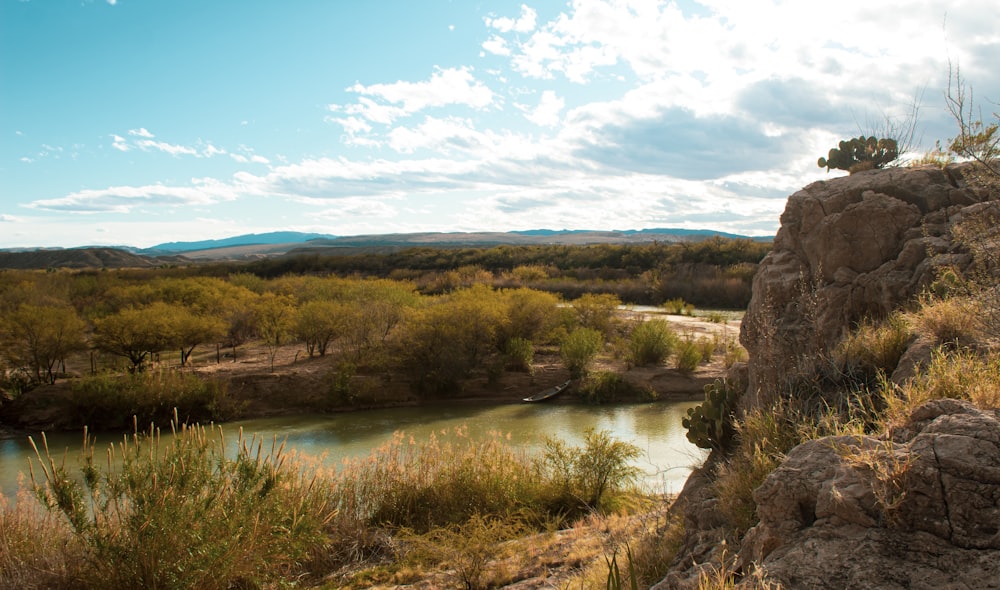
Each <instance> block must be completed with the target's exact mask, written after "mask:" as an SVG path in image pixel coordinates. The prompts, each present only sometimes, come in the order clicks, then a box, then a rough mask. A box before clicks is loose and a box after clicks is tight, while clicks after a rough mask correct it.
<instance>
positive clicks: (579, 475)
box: [543, 429, 641, 514]
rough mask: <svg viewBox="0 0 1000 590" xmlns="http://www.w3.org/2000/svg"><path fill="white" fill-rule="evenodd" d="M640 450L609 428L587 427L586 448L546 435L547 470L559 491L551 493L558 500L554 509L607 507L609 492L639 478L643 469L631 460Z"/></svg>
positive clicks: (552, 508)
mask: <svg viewBox="0 0 1000 590" xmlns="http://www.w3.org/2000/svg"><path fill="white" fill-rule="evenodd" d="M640 452H641V449H640V448H639V447H637V446H635V445H633V444H630V443H626V442H622V441H619V440H615V439H614V438H613V437H612V436H611V434H610V433H609V432H608V431H606V430H602V431H599V432H598V431H595V430H594V429H587V432H586V434H585V435H584V446H583V447H582V448H580V447H570V446H568V445H566V444H565V443H564V442H562V441H560V440H555V439H551V438H549V439H546V441H545V452H544V458H543V461H544V468H545V474H546V475H547V478H548V480H549V481H550V482H551V485H553V486H554V490H553V491H554V492H555V493H554V495H552V496H550V502H553V501H554V502H555V504H554V505H551V507H550V510H555V511H556V512H563V513H568V514H572V513H579V512H581V511H585V510H599V509H601V508H602V507H605V506H606V505H607V500H608V497H607V494H608V493H609V492H615V491H619V490H622V489H625V488H626V487H628V486H629V485H632V484H633V483H634V482H635V479H636V478H637V477H638V475H639V470H638V468H636V467H633V466H632V465H630V464H629V463H630V462H631V461H632V460H633V459H635V458H636V457H638V456H639V453H640Z"/></svg>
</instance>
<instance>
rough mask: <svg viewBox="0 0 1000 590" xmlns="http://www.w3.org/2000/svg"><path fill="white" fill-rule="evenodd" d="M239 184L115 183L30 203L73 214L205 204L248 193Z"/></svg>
mask: <svg viewBox="0 0 1000 590" xmlns="http://www.w3.org/2000/svg"><path fill="white" fill-rule="evenodd" d="M241 188H242V187H241V186H240V185H239V184H238V183H223V182H219V181H218V180H215V179H211V178H196V179H192V181H191V184H190V185H189V186H164V185H160V184H156V185H146V186H114V187H108V188H106V189H96V190H93V189H88V190H82V191H77V192H74V193H70V194H68V195H66V196H65V197H60V198H56V199H41V200H38V201H34V202H33V203H30V204H28V205H27V206H28V207H29V208H31V209H39V210H44V211H62V212H70V213H129V212H130V211H132V210H133V209H135V208H136V207H139V206H146V205H149V206H156V207H167V206H174V205H205V204H210V203H217V202H219V201H227V200H232V199H235V198H237V197H238V196H240V194H244V195H245V194H247V191H243V190H241Z"/></svg>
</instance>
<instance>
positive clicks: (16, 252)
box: [0, 228, 772, 269]
mask: <svg viewBox="0 0 1000 590" xmlns="http://www.w3.org/2000/svg"><path fill="white" fill-rule="evenodd" d="M716 236H718V237H724V238H748V237H749V236H741V235H738V234H729V233H724V232H717V231H712V230H689V229H669V228H660V229H642V230H623V231H590V230H548V229H537V230H527V231H512V232H478V233H464V232H453V233H443V232H428V233H409V234H382V235H362V236H334V235H329V234H317V233H302V232H288V231H281V232H270V233H263V234H246V235H242V236H234V237H231V238H224V239H218V240H201V241H197V242H168V243H164V244H158V245H156V246H153V247H151V248H133V247H130V246H120V247H106V246H101V247H81V248H65V249H60V248H38V249H30V248H18V249H10V250H0V268H21V269H29V268H142V267H155V266H161V265H164V264H188V263H194V262H206V261H213V260H254V259H260V258H267V257H273V256H284V255H298V254H334V253H336V254H351V253H361V252H391V251H394V250H399V249H403V248H410V247H416V246H421V247H441V248H448V247H450V248H456V247H488V246H498V245H503V244H507V245H531V244H563V245H585V244H640V243H649V242H654V241H659V242H682V241H698V240H703V239H706V238H711V237H716ZM751 239H754V240H760V241H770V240H771V239H772V238H771V237H752V238H751Z"/></svg>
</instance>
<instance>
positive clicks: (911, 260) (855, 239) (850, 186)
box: [740, 165, 987, 408]
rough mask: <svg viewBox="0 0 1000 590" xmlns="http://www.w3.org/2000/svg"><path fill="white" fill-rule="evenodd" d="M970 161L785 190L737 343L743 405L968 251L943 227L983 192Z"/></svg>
mask: <svg viewBox="0 0 1000 590" xmlns="http://www.w3.org/2000/svg"><path fill="white" fill-rule="evenodd" d="M966 171H967V167H965V166H962V165H957V166H949V167H948V168H946V169H940V168H937V167H923V168H913V169H910V168H894V169H889V170H871V171H866V172H859V173H856V174H852V175H850V176H844V177H839V178H835V179H832V180H828V181H820V182H815V183H813V184H810V185H808V186H806V187H805V188H804V189H802V190H800V191H798V192H796V193H795V194H793V195H792V196H791V197H789V199H788V204H787V205H786V207H785V211H784V213H783V214H782V215H781V228H780V229H779V230H778V233H777V235H776V237H775V240H774V248H773V250H772V251H771V252H770V253H769V254H768V255H767V256H766V257H765V258H764V260H763V261H762V262H761V265H760V269H759V270H758V272H757V274H756V276H755V277H754V282H753V296H752V298H751V301H750V305H749V307H748V308H747V313H746V316H745V317H744V320H743V323H742V327H741V332H740V342H741V343H742V344H743V346H744V347H745V348H746V349H747V351H748V352H749V367H750V370H749V377H748V389H747V395H746V396H744V398H743V402H742V404H743V407H744V408H752V407H756V406H760V405H768V404H769V403H770V402H771V400H772V399H773V398H774V397H775V396H776V395H778V392H779V391H780V388H781V387H782V386H783V385H784V384H785V383H784V380H785V379H786V377H787V376H788V375H791V374H797V373H800V372H803V371H804V372H810V371H811V369H812V368H813V367H811V366H810V365H811V364H812V363H815V362H816V360H817V359H818V358H820V357H819V354H818V353H822V352H823V351H825V350H827V349H828V348H829V347H831V346H834V345H835V344H836V343H837V342H838V341H839V340H840V339H841V338H842V337H843V335H844V334H845V333H846V332H847V331H848V330H850V329H851V328H853V327H854V326H855V325H856V324H857V323H858V322H860V321H862V320H864V319H866V318H874V319H878V318H882V317H885V316H886V315H888V314H889V313H890V312H892V311H893V310H895V309H897V308H899V307H900V306H902V305H904V304H906V303H907V302H910V301H912V300H913V299H914V297H915V296H916V295H917V294H919V293H920V291H921V290H923V289H924V288H926V287H927V286H928V285H930V283H931V282H932V281H933V280H934V279H935V276H936V272H937V269H938V268H939V267H941V266H943V265H955V266H959V267H963V266H965V265H967V264H968V263H969V262H970V259H971V258H970V256H969V255H968V254H967V253H964V252H962V251H961V250H960V249H959V248H957V247H956V246H955V245H954V244H953V243H952V241H951V239H950V237H949V236H950V234H949V230H950V227H951V225H952V223H954V222H955V221H956V220H957V219H961V217H962V216H963V211H964V210H965V209H966V208H967V207H970V206H973V205H975V204H976V203H979V202H981V201H983V200H984V199H985V198H986V196H987V195H986V194H985V193H984V192H983V191H981V190H977V189H974V188H972V187H970V186H968V184H967V183H966V182H965V180H964V174H966Z"/></svg>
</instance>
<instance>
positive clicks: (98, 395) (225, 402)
mask: <svg viewBox="0 0 1000 590" xmlns="http://www.w3.org/2000/svg"><path fill="white" fill-rule="evenodd" d="M72 392H73V395H72V398H71V399H70V403H69V408H70V412H71V413H72V418H71V422H72V423H74V424H76V425H78V426H80V427H84V426H87V427H89V428H91V429H93V430H113V429H128V428H131V427H132V425H133V424H134V423H136V422H137V423H138V424H150V423H154V424H159V425H162V426H166V425H167V424H169V423H170V421H171V420H172V419H173V417H174V415H175V414H176V415H178V416H180V417H181V418H182V419H183V420H185V421H197V420H205V421H209V420H225V419H230V418H232V417H233V416H234V415H235V414H237V413H238V409H239V408H238V407H237V405H236V404H235V402H233V401H232V400H231V399H230V397H229V394H228V389H227V387H226V384H225V382H222V381H215V380H212V379H202V378H200V377H197V376H196V375H192V374H190V373H179V372H175V371H161V372H155V373H136V374H128V375H113V374H110V373H101V374H97V375H91V376H87V377H82V378H80V379H78V380H75V381H74V382H73V385H72Z"/></svg>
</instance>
